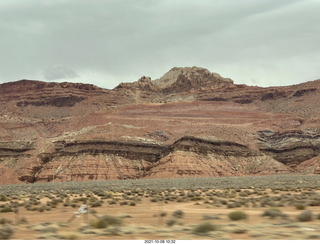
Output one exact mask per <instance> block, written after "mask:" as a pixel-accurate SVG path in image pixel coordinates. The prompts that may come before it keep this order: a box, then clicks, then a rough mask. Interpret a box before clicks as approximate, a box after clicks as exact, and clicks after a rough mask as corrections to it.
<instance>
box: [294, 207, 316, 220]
mask: <svg viewBox="0 0 320 244" xmlns="http://www.w3.org/2000/svg"><path fill="white" fill-rule="evenodd" d="M312 218H313V215H312V212H311V211H309V210H305V211H303V212H302V213H301V214H299V215H298V216H297V219H298V221H300V222H307V221H312Z"/></svg>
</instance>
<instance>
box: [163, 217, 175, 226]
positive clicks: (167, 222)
mask: <svg viewBox="0 0 320 244" xmlns="http://www.w3.org/2000/svg"><path fill="white" fill-rule="evenodd" d="M176 223H177V220H176V219H168V220H167V221H166V225H168V226H173V225H175V224H176Z"/></svg>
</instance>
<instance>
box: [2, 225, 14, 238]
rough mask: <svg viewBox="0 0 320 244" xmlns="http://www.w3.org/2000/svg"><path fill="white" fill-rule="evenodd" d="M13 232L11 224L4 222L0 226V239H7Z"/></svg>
mask: <svg viewBox="0 0 320 244" xmlns="http://www.w3.org/2000/svg"><path fill="white" fill-rule="evenodd" d="M13 233H14V229H13V228H12V226H11V225H9V224H5V225H2V226H0V240H9V239H10V238H11V236H12V235H13Z"/></svg>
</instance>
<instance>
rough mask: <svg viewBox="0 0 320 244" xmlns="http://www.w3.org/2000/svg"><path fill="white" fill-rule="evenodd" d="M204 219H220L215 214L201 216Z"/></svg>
mask: <svg viewBox="0 0 320 244" xmlns="http://www.w3.org/2000/svg"><path fill="white" fill-rule="evenodd" d="M202 218H203V219H204V220H212V219H220V217H219V216H218V215H217V214H205V215H203V217H202Z"/></svg>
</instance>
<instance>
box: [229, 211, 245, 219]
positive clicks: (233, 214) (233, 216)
mask: <svg viewBox="0 0 320 244" xmlns="http://www.w3.org/2000/svg"><path fill="white" fill-rule="evenodd" d="M228 217H229V219H231V220H241V219H246V218H247V215H246V213H245V212H242V211H234V212H231V213H229V214H228Z"/></svg>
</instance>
